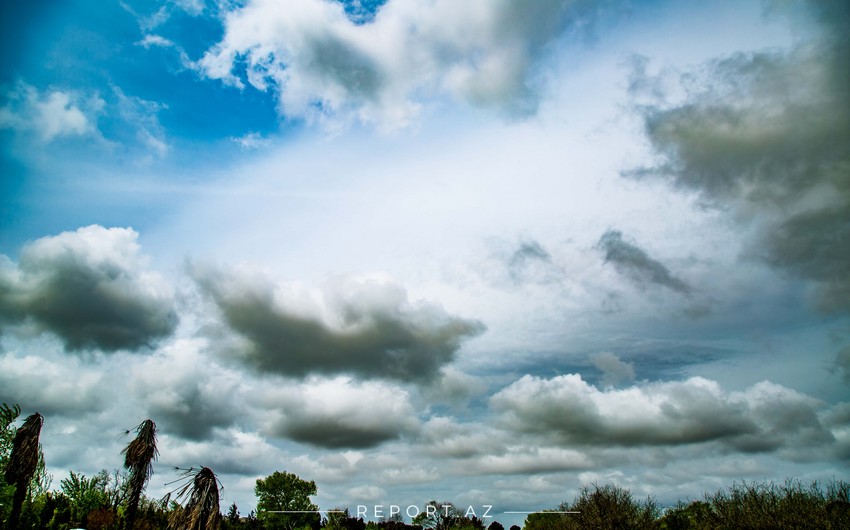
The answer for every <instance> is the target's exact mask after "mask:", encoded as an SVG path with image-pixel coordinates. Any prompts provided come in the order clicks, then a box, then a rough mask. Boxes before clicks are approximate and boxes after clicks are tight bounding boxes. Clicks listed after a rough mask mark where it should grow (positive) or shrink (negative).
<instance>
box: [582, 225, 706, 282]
mask: <svg viewBox="0 0 850 530" xmlns="http://www.w3.org/2000/svg"><path fill="white" fill-rule="evenodd" d="M597 247H598V248H600V249H601V250H602V251H604V252H605V262H606V263H611V264H612V265H614V267H615V268H616V269H617V272H619V273H620V274H622V275H624V276H626V277H628V278H629V279H630V280H632V281H633V282H635V283H636V284H638V285H641V286H645V285H646V284H647V283H653V284H656V285H660V286H663V287H667V288H668V289H672V290H673V291H676V292H677V293H681V294H688V293H690V292H691V288H690V286H689V285H688V284H687V283H685V282H684V281H682V280H680V279H679V278H677V277H675V276H674V275H673V274H672V273H671V272H670V270H669V269H668V268H667V267H665V266H664V264H662V263H661V262H659V261H657V260H655V259H653V258H652V257H650V256H649V255H648V254H647V253H646V252H645V251H644V250H643V249H641V248H640V247H638V246H636V245H633V244H631V243H627V242H626V241H624V240H623V234H622V233H621V232H620V231H619V230H608V231H607V232H605V233H604V234H602V237H600V238H599V243H597Z"/></svg>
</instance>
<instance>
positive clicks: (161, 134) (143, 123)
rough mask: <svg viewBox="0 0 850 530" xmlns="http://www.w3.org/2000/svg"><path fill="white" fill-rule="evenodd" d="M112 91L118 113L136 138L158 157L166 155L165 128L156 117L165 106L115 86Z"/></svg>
mask: <svg viewBox="0 0 850 530" xmlns="http://www.w3.org/2000/svg"><path fill="white" fill-rule="evenodd" d="M112 91H113V92H114V93H115V96H116V98H117V102H116V103H117V110H118V115H119V116H120V117H121V119H123V120H124V121H125V122H126V123H127V124H128V125H129V126H130V128H131V130H134V131H135V134H136V140H137V141H138V142H139V143H140V144H141V145H142V146H144V147H145V148H146V149H147V150H148V151H152V152H153V153H155V154H156V155H157V156H158V157H160V158H162V157H164V156H165V155H167V154H168V149H169V147H168V142H167V140H166V137H165V129H164V128H163V127H162V125H161V124H160V123H159V118H158V117H157V114H158V113H159V112H160V111H161V110H163V109H165V108H167V107H166V106H165V105H163V104H162V103H157V102H155V101H148V100H145V99H142V98H139V97H136V96H128V95H126V94H124V92H123V91H122V90H121V89H120V88H118V87H117V86H113V87H112Z"/></svg>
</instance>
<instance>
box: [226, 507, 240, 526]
mask: <svg viewBox="0 0 850 530" xmlns="http://www.w3.org/2000/svg"><path fill="white" fill-rule="evenodd" d="M227 522H228V523H230V524H231V525H232V526H234V527H235V526H236V524H237V523H239V508H238V507H237V506H236V503H235V502H234V503H233V504H231V505H230V508H229V509H228V510H227Z"/></svg>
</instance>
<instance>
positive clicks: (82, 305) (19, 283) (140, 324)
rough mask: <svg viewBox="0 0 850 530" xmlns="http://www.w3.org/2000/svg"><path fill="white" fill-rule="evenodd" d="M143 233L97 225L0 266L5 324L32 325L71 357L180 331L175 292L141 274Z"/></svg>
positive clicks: (33, 247) (41, 243)
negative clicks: (71, 352)
mask: <svg viewBox="0 0 850 530" xmlns="http://www.w3.org/2000/svg"><path fill="white" fill-rule="evenodd" d="M137 237H138V234H136V232H134V231H133V230H132V229H129V228H109V229H107V228H103V227H100V226H97V225H93V226H88V227H85V228H80V229H78V230H77V231H76V232H64V233H62V234H60V235H58V236H53V237H45V238H42V239H39V240H37V241H35V242H33V243H30V244H28V245H27V246H25V247H24V248H23V250H22V251H21V257H20V261H19V263H18V264H17V265H14V264H13V263H12V262H10V261H8V260H7V261H6V263H0V324H3V327H4V328H5V327H8V326H9V325H10V324H25V323H32V324H35V325H36V326H37V327H38V328H39V329H41V330H46V331H50V332H52V333H54V334H56V335H57V336H59V338H61V339H62V341H63V342H64V343H65V347H66V348H67V349H68V350H84V349H101V350H105V351H115V350H122V349H129V350H135V349H139V348H142V347H145V346H150V345H151V344H153V343H154V342H156V341H157V340H158V339H161V338H163V337H166V336H168V335H170V334H171V333H172V332H173V331H174V328H175V327H176V325H177V316H176V313H175V311H174V305H173V300H172V297H171V294H170V290H169V289H168V287H167V286H166V285H164V284H163V282H162V281H161V280H160V279H159V278H158V277H157V276H156V275H154V274H152V273H151V272H149V271H147V270H145V269H143V268H142V263H143V258H142V256H141V255H140V254H139V246H138V243H137V241H136V240H137Z"/></svg>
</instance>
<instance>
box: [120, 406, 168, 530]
mask: <svg viewBox="0 0 850 530" xmlns="http://www.w3.org/2000/svg"><path fill="white" fill-rule="evenodd" d="M121 454H123V455H124V468H125V469H127V471H129V472H130V476H129V477H128V479H127V489H128V490H129V498H128V499H127V517H126V518H125V519H124V528H126V529H127V530H131V529H132V528H133V522H134V521H135V520H136V510H137V508H138V507H139V499H141V497H142V491H143V490H144V489H145V486H146V485H147V483H148V481H149V480H150V478H151V475H152V474H153V464H152V462H153V461H154V460H156V457H157V455H158V454H159V451H158V450H157V448H156V423H154V422H153V420H150V419H147V420H145V421H143V422H142V423H140V424H139V425H138V426H136V437H135V438H133V440H131V441H130V443H128V444H127V447H125V448H124V450H123V451H121Z"/></svg>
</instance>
